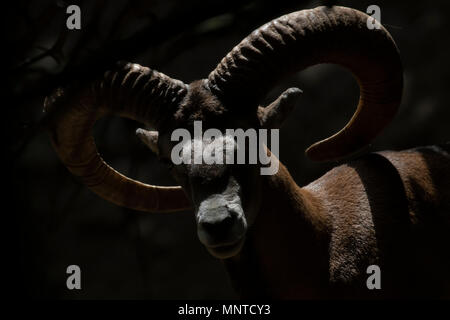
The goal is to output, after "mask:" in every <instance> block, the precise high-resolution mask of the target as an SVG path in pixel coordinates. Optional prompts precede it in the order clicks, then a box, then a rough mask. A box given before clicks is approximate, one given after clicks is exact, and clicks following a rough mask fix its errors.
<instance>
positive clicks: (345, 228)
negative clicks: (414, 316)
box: [305, 143, 450, 297]
mask: <svg viewBox="0 0 450 320" xmlns="http://www.w3.org/2000/svg"><path fill="white" fill-rule="evenodd" d="M305 189H306V190H308V191H309V192H310V193H311V194H313V195H316V197H317V199H320V204H321V210H322V212H323V214H325V215H327V216H328V218H329V221H330V228H331V231H330V233H331V238H330V250H329V252H330V280H331V281H332V282H333V283H336V286H338V287H339V286H340V285H347V284H349V283H354V284H355V285H356V287H360V288H361V289H362V292H366V293H367V288H366V285H365V281H366V279H367V277H368V275H367V273H366V269H367V267H368V266H369V265H372V264H376V265H379V266H380V267H381V270H382V272H383V280H384V281H383V283H384V287H383V290H381V291H377V293H376V294H381V295H383V296H386V295H387V296H396V295H402V296H405V295H406V296H408V295H411V296H420V295H424V296H425V295H428V296H430V295H431V296H432V295H436V296H437V297H442V296H450V276H449V275H448V270H450V144H449V143H447V144H444V145H436V146H428V147H420V148H415V149H410V150H405V151H384V152H379V153H372V154H368V155H366V156H364V157H362V158H360V159H358V160H355V161H352V162H349V163H347V164H345V165H341V166H339V167H336V168H334V169H333V170H331V171H329V172H328V173H327V174H325V175H324V176H322V177H321V178H319V179H317V180H316V181H314V182H313V183H311V184H309V185H308V186H306V187H305ZM355 285H354V286H352V287H355Z"/></svg>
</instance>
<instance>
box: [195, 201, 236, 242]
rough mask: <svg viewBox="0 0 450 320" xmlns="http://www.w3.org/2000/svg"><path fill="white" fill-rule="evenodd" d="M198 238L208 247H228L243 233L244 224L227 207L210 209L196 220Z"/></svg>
mask: <svg viewBox="0 0 450 320" xmlns="http://www.w3.org/2000/svg"><path fill="white" fill-rule="evenodd" d="M197 227H198V229H197V233H198V237H199V239H200V241H201V242H202V243H203V244H204V245H206V246H208V247H216V246H223V245H228V244H231V243H234V242H236V241H237V240H239V239H240V238H241V237H242V235H243V234H244V233H245V223H244V221H243V219H242V218H240V217H238V214H237V213H236V212H234V211H233V210H230V209H229V208H227V207H218V208H214V209H210V210H208V211H207V212H204V213H203V214H202V215H200V217H199V219H198V226H197Z"/></svg>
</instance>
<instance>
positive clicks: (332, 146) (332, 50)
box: [208, 7, 403, 161]
mask: <svg viewBox="0 0 450 320" xmlns="http://www.w3.org/2000/svg"><path fill="white" fill-rule="evenodd" d="M369 18H370V17H369V16H368V15H366V14H364V13H362V12H360V11H357V10H354V9H350V8H345V7H331V8H330V7H317V8H315V9H311V10H303V11H298V12H293V13H290V14H287V15H284V16H282V17H280V18H278V19H275V20H272V21H271V22H269V23H267V24H265V25H263V26H262V27H260V28H258V29H257V30H255V31H254V32H252V33H251V34H250V35H249V36H248V37H246V38H245V39H244V40H243V41H241V43H239V44H238V45H237V46H236V47H234V49H233V50H232V51H231V52H230V53H228V54H227V56H226V57H225V58H224V59H223V60H222V61H221V62H220V63H219V65H218V66H217V67H216V69H215V70H214V71H213V72H211V73H210V74H209V77H208V84H209V87H210V90H211V91H212V92H213V93H215V94H216V95H217V96H218V97H219V98H220V99H221V100H223V101H224V102H225V103H227V99H233V97H236V98H235V100H236V99H238V100H239V101H241V102H243V103H246V104H251V105H252V106H254V107H255V108H256V107H257V105H258V103H260V101H261V99H262V98H263V97H264V96H265V94H266V93H267V92H268V91H270V89H271V88H272V87H273V86H274V85H275V84H276V83H277V82H279V81H280V80H281V79H282V78H284V77H285V76H288V75H291V74H293V73H295V72H298V71H300V70H302V69H305V68H307V67H309V66H312V65H315V64H319V63H334V64H338V65H341V66H343V67H346V68H347V69H349V70H350V71H351V72H352V73H353V75H354V76H355V77H356V79H357V81H358V84H359V87H360V99H359V104H358V107H357V109H356V112H355V114H354V115H353V117H352V118H351V120H350V121H349V122H348V124H347V125H346V126H345V127H344V128H343V129H342V130H341V131H339V132H338V133H336V134H335V135H333V136H331V137H329V138H328V139H325V140H322V141H320V142H318V143H315V144H314V145H312V146H311V147H309V148H308V149H307V155H308V156H309V157H310V158H311V159H313V160H317V161H325V160H333V159H338V158H342V157H344V156H346V155H348V154H350V153H352V152H355V151H356V150H358V149H360V148H362V147H364V146H365V145H367V144H368V143H369V142H370V141H372V140H373V139H374V138H375V137H376V135H377V134H378V133H379V132H380V131H381V130H382V129H383V128H384V127H385V126H386V125H387V124H388V123H389V122H390V120H391V119H392V118H393V117H394V115H395V113H396V112H397V109H398V107H399V104H400V100H401V94H402V86H403V76H402V65H401V61H400V57H399V53H398V49H397V47H396V45H395V43H394V41H393V39H392V37H391V36H390V34H389V33H388V31H387V30H386V29H385V28H383V27H382V26H381V25H380V24H378V23H377V26H378V27H379V28H378V29H377V28H374V29H369V28H368V27H367V19H369ZM324 90H326V88H324ZM230 104H231V103H230Z"/></svg>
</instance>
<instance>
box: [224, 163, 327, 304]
mask: <svg viewBox="0 0 450 320" xmlns="http://www.w3.org/2000/svg"><path fill="white" fill-rule="evenodd" d="M262 193H263V194H262V199H263V200H262V203H261V209H260V212H259V214H258V216H257V218H256V221H255V223H254V225H253V226H252V227H251V228H250V229H249V231H248V236H247V241H246V246H245V247H244V249H243V251H242V254H241V255H240V256H238V257H236V258H234V259H232V260H230V261H228V262H227V263H226V264H227V265H228V268H229V271H230V272H231V276H232V278H234V279H233V280H235V282H237V283H236V286H237V287H238V288H240V291H241V292H242V293H243V294H244V295H246V294H248V295H255V294H259V295H268V296H272V297H285V298H302V297H314V296H315V295H316V294H320V292H319V291H320V290H321V289H322V288H324V287H325V286H326V285H327V283H328V279H327V277H326V275H327V274H328V272H327V270H328V242H329V229H330V228H329V224H328V221H327V218H326V216H325V214H324V213H323V211H322V210H321V206H320V203H319V202H318V200H316V199H315V198H314V197H313V196H312V195H311V194H309V193H308V192H307V191H306V190H304V189H302V188H300V187H298V186H297V184H296V183H295V182H294V181H293V179H292V177H291V176H290V174H289V172H288V171H287V169H286V168H285V167H284V166H283V165H282V164H280V168H279V171H278V173H277V174H276V175H273V176H265V177H264V178H263V185H262ZM323 275H325V277H324V276H323ZM298 283H301V284H302V287H301V288H299V287H296V286H294V285H293V284H298Z"/></svg>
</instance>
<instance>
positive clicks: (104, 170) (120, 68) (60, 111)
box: [44, 62, 190, 212]
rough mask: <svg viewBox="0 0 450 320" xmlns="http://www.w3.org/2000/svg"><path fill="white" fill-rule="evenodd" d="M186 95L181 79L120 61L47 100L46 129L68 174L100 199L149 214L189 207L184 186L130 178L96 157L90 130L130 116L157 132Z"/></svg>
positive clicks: (45, 109)
mask: <svg viewBox="0 0 450 320" xmlns="http://www.w3.org/2000/svg"><path fill="white" fill-rule="evenodd" d="M186 92H187V86H186V85H185V84H184V83H183V82H181V81H178V80H174V79H171V78H169V77H168V76H166V75H164V74H162V73H159V72H156V71H154V70H151V69H149V68H146V67H142V66H140V65H137V64H131V63H125V62H120V63H118V64H117V65H116V66H115V67H114V68H112V70H110V71H107V72H106V73H105V74H104V76H103V77H100V78H99V79H96V80H94V81H90V82H89V81H88V84H78V85H76V86H75V85H72V86H71V87H70V88H69V89H67V90H61V89H58V90H56V91H55V93H54V94H53V95H52V96H50V97H47V98H46V101H45V103H44V111H46V112H47V115H46V116H47V126H48V129H49V131H50V135H51V140H52V144H53V147H54V149H55V150H56V152H57V154H58V156H59V158H60V159H61V160H62V162H63V163H64V165H65V166H66V167H67V168H68V169H69V170H70V172H71V173H72V174H73V175H75V176H76V177H78V178H79V179H80V180H81V181H82V182H83V183H84V184H86V185H87V186H88V187H89V188H90V189H91V190H92V191H94V192H95V193H96V194H98V195H99V196H100V197H102V198H104V199H106V200H108V201H111V202H113V203H115V204H117V205H119V206H123V207H127V208H131V209H134V210H139V211H147V212H173V211H180V210H184V209H187V208H189V207H190V203H189V200H188V199H187V196H186V195H185V193H184V191H183V190H182V188H181V187H178V186H176V187H161V186H154V185H148V184H144V183H141V182H139V181H136V180H133V179H130V178H128V177H126V176H124V175H122V174H120V173H119V172H117V171H116V170H114V169H113V168H111V167H110V166H109V165H108V164H107V163H105V161H104V160H103V159H102V158H101V156H100V155H99V154H98V151H97V147H96V145H95V141H94V138H93V136H92V128H93V126H94V124H95V122H96V121H97V120H98V119H99V118H101V117H103V116H106V115H117V116H121V117H126V118H130V119H133V120H136V121H139V122H142V123H144V124H147V125H151V126H153V127H155V128H158V127H159V126H160V125H162V123H163V122H164V121H167V120H168V119H170V118H169V115H170V114H171V113H173V112H174V109H175V108H176V106H177V104H178V103H179V102H180V100H181V99H182V98H183V97H184V95H185V94H186Z"/></svg>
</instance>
